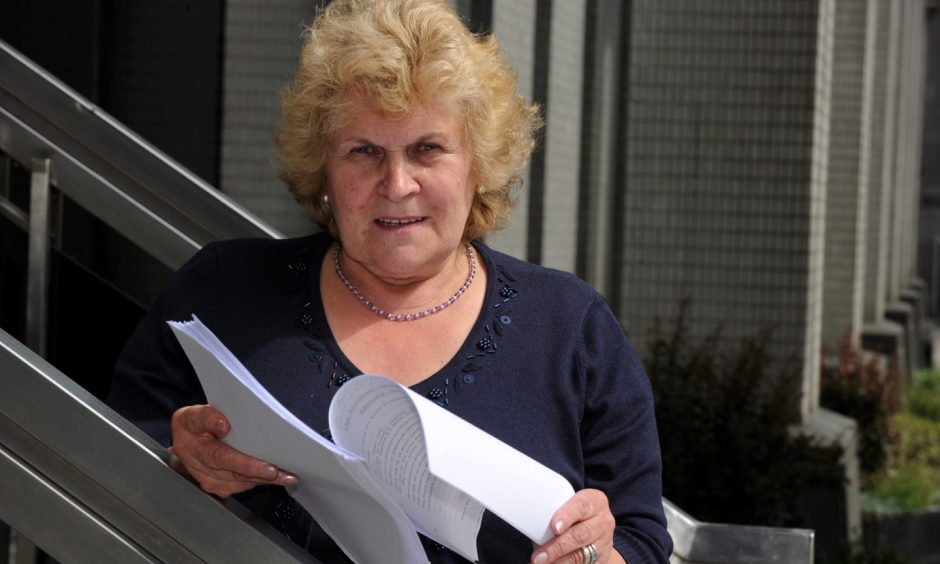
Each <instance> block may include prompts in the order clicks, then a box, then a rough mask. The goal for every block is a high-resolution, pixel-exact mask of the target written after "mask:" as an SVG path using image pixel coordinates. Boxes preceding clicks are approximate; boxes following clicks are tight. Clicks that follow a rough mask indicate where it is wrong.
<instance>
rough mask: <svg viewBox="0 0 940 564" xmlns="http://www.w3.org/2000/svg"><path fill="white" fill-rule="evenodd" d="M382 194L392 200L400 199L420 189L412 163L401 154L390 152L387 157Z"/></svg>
mask: <svg viewBox="0 0 940 564" xmlns="http://www.w3.org/2000/svg"><path fill="white" fill-rule="evenodd" d="M381 188H382V195H384V196H385V197H386V198H388V199H390V200H392V201H395V202H397V201H400V200H403V199H405V198H407V197H408V196H410V195H411V194H414V193H416V192H417V191H418V190H419V189H420V185H419V183H418V181H417V179H416V178H415V176H414V171H413V166H412V163H409V162H408V159H407V157H405V156H404V155H401V154H389V155H388V157H387V158H386V159H385V178H384V179H383V182H382V186H381Z"/></svg>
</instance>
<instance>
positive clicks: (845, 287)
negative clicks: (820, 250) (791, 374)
mask: <svg viewBox="0 0 940 564" xmlns="http://www.w3.org/2000/svg"><path fill="white" fill-rule="evenodd" d="M872 3H873V2H872V0H840V1H839V2H838V3H837V4H836V25H835V43H834V52H833V56H834V60H833V65H832V68H833V90H832V115H831V120H832V121H831V138H830V146H829V147H830V151H829V157H830V158H829V181H828V191H827V198H826V237H825V243H826V253H825V289H824V300H823V336H822V342H823V345H824V346H825V347H827V348H828V349H829V350H830V351H831V352H835V351H837V350H838V347H839V344H840V342H841V340H842V338H843V337H844V336H845V334H846V333H847V332H848V334H849V335H850V336H851V338H852V342H853V343H857V339H858V335H859V330H860V328H861V324H862V309H861V308H862V300H861V298H862V296H863V295H864V291H865V288H864V281H865V279H864V277H863V276H861V275H860V274H861V273H862V272H863V270H862V269H861V265H862V263H863V260H864V257H865V242H866V241H865V238H864V237H862V236H861V235H864V231H862V230H861V227H862V226H864V225H865V219H866V217H867V211H868V210H867V205H868V200H867V195H868V183H867V180H868V177H867V162H868V155H867V153H866V152H865V151H863V147H862V145H863V143H864V142H865V140H864V139H863V135H862V133H863V131H864V129H863V118H864V117H865V116H864V114H863V106H864V105H865V100H864V95H865V69H866V64H867V61H866V54H868V53H869V52H870V50H869V49H867V48H866V41H867V35H866V34H867V32H868V29H869V26H868V13H869V9H868V8H869V5H871V4H872ZM869 106H870V104H869ZM866 134H867V132H866Z"/></svg>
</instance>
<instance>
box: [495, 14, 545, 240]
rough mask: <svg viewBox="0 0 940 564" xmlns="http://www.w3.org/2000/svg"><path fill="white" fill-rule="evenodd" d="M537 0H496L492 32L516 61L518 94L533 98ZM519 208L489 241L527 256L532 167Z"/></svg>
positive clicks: (521, 191) (517, 196)
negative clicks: (507, 223) (505, 225)
mask: <svg viewBox="0 0 940 564" xmlns="http://www.w3.org/2000/svg"><path fill="white" fill-rule="evenodd" d="M535 16H536V0H493V33H495V34H496V37H497V38H498V39H499V42H500V45H501V46H502V49H503V54H504V55H505V56H506V57H507V58H508V59H509V62H510V63H511V64H513V65H514V67H515V69H516V75H517V78H518V83H519V94H520V95H521V96H522V97H524V98H525V99H526V100H527V101H529V102H531V101H532V100H533V94H532V88H533V84H534V67H535V34H536V29H535V21H536V17H535ZM515 200H516V208H515V211H514V213H513V220H512V222H511V223H510V224H509V225H508V226H507V227H506V228H505V229H503V230H502V231H497V232H494V233H491V234H489V235H488V236H487V238H486V239H487V242H488V243H489V244H490V245H492V246H493V247H494V248H497V249H499V250H501V251H503V252H505V253H509V254H511V255H513V256H516V257H520V258H525V256H526V248H527V245H528V215H529V170H528V168H527V169H526V170H525V171H524V172H523V175H522V186H521V187H519V188H518V189H517V190H516V192H515Z"/></svg>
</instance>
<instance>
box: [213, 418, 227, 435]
mask: <svg viewBox="0 0 940 564" xmlns="http://www.w3.org/2000/svg"><path fill="white" fill-rule="evenodd" d="M215 430H216V432H218V433H224V432H225V421H222V420H221V419H216V420H215Z"/></svg>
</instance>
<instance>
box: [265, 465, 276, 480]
mask: <svg viewBox="0 0 940 564" xmlns="http://www.w3.org/2000/svg"><path fill="white" fill-rule="evenodd" d="M261 477H262V478H265V479H268V480H273V479H274V478H277V468H275V467H274V466H271V465H270V464H269V465H268V466H265V467H264V469H263V470H262V471H261Z"/></svg>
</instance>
